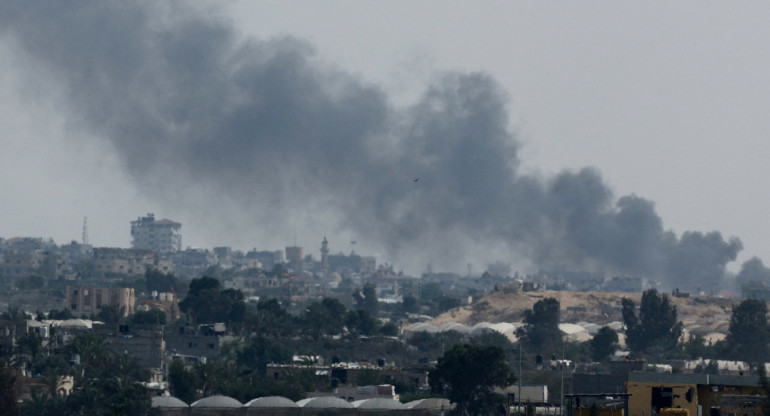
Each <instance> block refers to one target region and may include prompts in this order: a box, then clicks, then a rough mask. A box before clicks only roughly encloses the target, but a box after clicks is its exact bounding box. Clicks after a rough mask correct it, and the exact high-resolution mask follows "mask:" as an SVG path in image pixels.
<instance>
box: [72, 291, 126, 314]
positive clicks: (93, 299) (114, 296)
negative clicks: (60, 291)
mask: <svg viewBox="0 0 770 416" xmlns="http://www.w3.org/2000/svg"><path fill="white" fill-rule="evenodd" d="M135 302H136V300H135V298H134V289H133V288H126V287H109V288H105V287H91V286H67V309H69V310H70V312H72V314H73V315H75V316H80V315H83V314H86V315H90V314H96V313H99V311H100V310H101V309H102V308H103V307H104V306H108V305H109V306H115V307H117V308H118V310H119V311H121V313H122V314H123V316H129V315H132V314H133V313H134V307H135Z"/></svg>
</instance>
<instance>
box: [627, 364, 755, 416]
mask: <svg viewBox="0 0 770 416" xmlns="http://www.w3.org/2000/svg"><path fill="white" fill-rule="evenodd" d="M626 387H627V390H628V393H630V397H629V400H628V414H629V416H649V415H652V414H658V413H660V412H661V410H662V409H685V410H687V411H688V413H689V414H690V415H715V414H716V415H730V414H733V415H746V416H753V415H761V414H762V403H761V402H762V400H761V399H762V398H763V397H764V392H763V390H762V387H761V385H760V383H759V377H758V376H755V375H752V376H733V375H719V374H682V373H673V374H672V373H653V372H631V373H629V375H628V381H627V382H626Z"/></svg>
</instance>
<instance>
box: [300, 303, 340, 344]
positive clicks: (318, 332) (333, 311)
mask: <svg viewBox="0 0 770 416" xmlns="http://www.w3.org/2000/svg"><path fill="white" fill-rule="evenodd" d="M345 312H346V310H345V305H343V304H342V303H340V301H339V300H337V299H334V298H324V299H323V300H322V301H320V302H313V303H311V304H310V305H309V306H308V307H307V309H306V310H305V314H304V317H303V320H304V323H305V330H306V331H307V332H308V333H309V334H310V335H311V336H312V337H313V339H316V340H318V339H319V338H320V337H321V336H323V335H337V334H341V333H342V328H343V326H344V320H345Z"/></svg>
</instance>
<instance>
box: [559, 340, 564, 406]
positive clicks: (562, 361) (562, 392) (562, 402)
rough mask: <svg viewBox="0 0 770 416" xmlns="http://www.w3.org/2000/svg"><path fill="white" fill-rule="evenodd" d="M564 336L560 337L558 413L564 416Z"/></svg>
mask: <svg viewBox="0 0 770 416" xmlns="http://www.w3.org/2000/svg"><path fill="white" fill-rule="evenodd" d="M564 363H565V361H564V336H562V337H561V401H560V402H559V415H560V416H564Z"/></svg>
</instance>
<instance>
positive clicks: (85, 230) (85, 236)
mask: <svg viewBox="0 0 770 416" xmlns="http://www.w3.org/2000/svg"><path fill="white" fill-rule="evenodd" d="M82 240H83V245H88V217H83V237H82Z"/></svg>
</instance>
